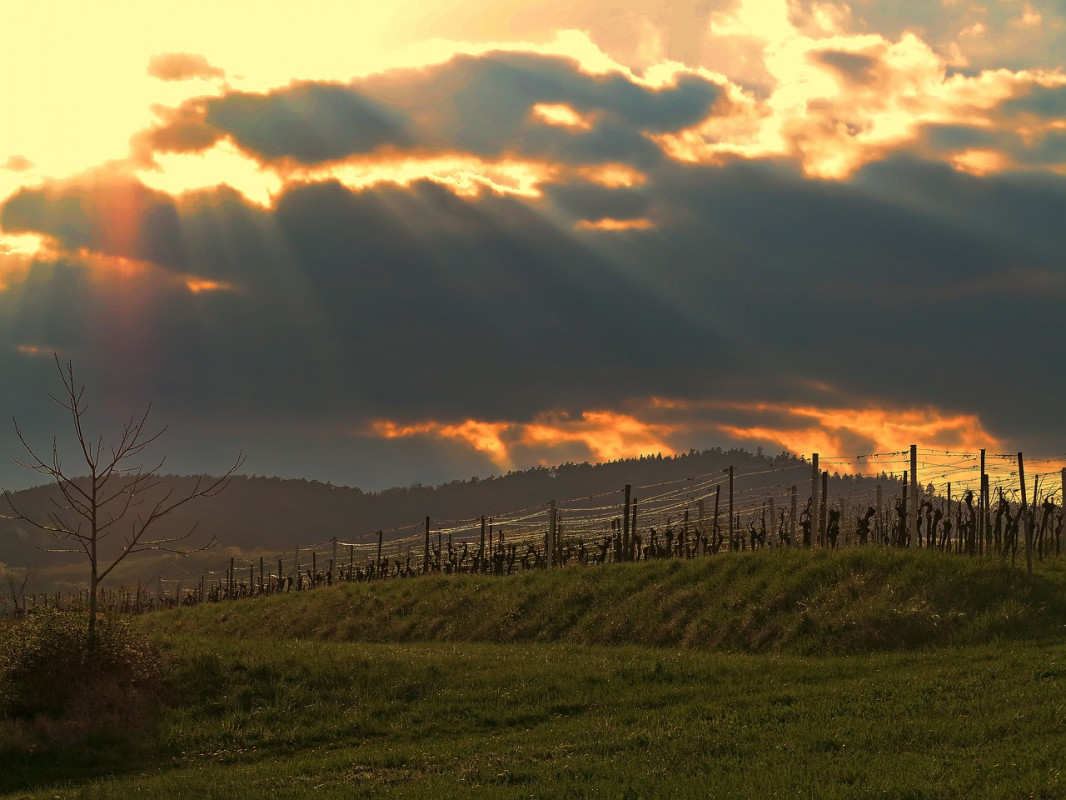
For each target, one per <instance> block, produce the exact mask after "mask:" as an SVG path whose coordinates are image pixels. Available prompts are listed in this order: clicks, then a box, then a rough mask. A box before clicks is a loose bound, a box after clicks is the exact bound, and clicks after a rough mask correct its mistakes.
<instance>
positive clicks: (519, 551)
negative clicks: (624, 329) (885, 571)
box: [23, 446, 1066, 613]
mask: <svg viewBox="0 0 1066 800" xmlns="http://www.w3.org/2000/svg"><path fill="white" fill-rule="evenodd" d="M1061 464H1062V462H1061V460H1055V459H1050V458H1046V459H1030V460H1029V462H1028V465H1029V470H1028V473H1027V472H1026V461H1025V460H1024V458H1023V455H1022V454H1021V453H1019V454H1016V455H1013V456H1012V455H1005V454H994V455H988V454H986V453H985V452H984V451H981V452H979V453H965V452H951V451H940V450H930V449H925V448H918V447H916V446H912V447H911V448H910V449H909V450H904V451H900V452H895V453H880V454H867V455H862V456H856V457H851V458H840V457H835V458H820V457H819V455H818V454H814V455H812V456H811V458H810V459H809V460H808V459H789V460H788V461H787V462H786V463H784V464H783V465H782V464H780V463H778V462H774V461H768V462H766V464H765V466H761V467H759V466H756V467H754V468H751V467H749V468H748V469H746V470H737V469H734V468H733V467H729V468H727V469H724V470H721V471H717V472H714V473H707V474H702V475H695V476H692V477H688V478H682V479H673V480H668V481H665V482H661V483H655V484H647V485H641V486H631V485H627V486H625V487H619V488H618V489H617V490H614V491H609V492H603V493H599V494H595V495H590V496H585V497H578V498H570V499H565V500H557V499H552V500H548V501H547V502H545V503H543V504H541V505H538V506H534V507H528V508H523V509H517V510H515V511H512V512H509V513H504V514H495V515H493V516H491V517H488V516H478V517H472V518H467V519H434V518H431V517H429V516H425V517H422V518H421V519H419V520H418V521H416V522H412V523H410V524H408V525H404V526H398V527H394V528H390V529H385V530H378V531H376V532H372V533H369V534H365V535H363V536H360V537H351V538H341V537H331V538H330V539H328V540H325V541H320V542H315V543H308V544H302V545H300V546H298V547H293V548H292V549H291V550H289V551H288V552H285V553H279V554H278V555H277V556H276V558H274V557H267V556H259V557H257V558H252V559H248V558H245V559H243V560H238V557H237V556H231V557H230V558H229V559H227V560H226V561H225V562H223V563H221V564H217V565H216V566H214V567H213V568H208V569H202V570H201V571H200V572H199V573H198V574H196V573H193V572H186V573H185V574H169V575H160V576H159V577H158V578H156V579H155V580H154V581H151V582H149V583H147V584H139V585H135V586H121V587H119V588H117V589H108V590H105V591H104V592H103V595H102V598H101V602H102V604H103V605H104V607H105V608H108V609H110V610H112V611H116V612H120V613H139V612H143V611H148V610H153V609H158V608H166V607H172V606H174V605H178V604H181V605H192V604H196V603H201V602H218V601H222V600H229V599H238V598H247V597H255V596H260V595H266V594H277V593H285V592H297V591H306V590H309V589H314V588H316V587H319V586H328V585H332V584H333V583H335V582H350V581H381V580H397V579H407V578H414V577H418V576H421V575H431V574H432V575H440V574H445V575H447V574H456V573H473V574H486V575H496V576H504V575H511V574H515V573H517V572H524V571H528V570H534V569H546V568H559V567H595V566H600V565H604V564H609V563H613V562H620V561H646V560H653V559H667V558H682V559H692V558H703V557H710V556H722V555H728V554H729V553H733V552H739V551H745V550H755V549H760V548H776V547H823V548H843V547H856V546H857V547H871V546H880V547H897V548H908V547H910V548H924V549H934V550H939V551H947V552H953V553H961V554H966V555H970V556H986V557H999V558H1002V559H1009V560H1010V561H1011V563H1014V562H1015V561H1016V560H1017V559H1018V558H1019V557H1021V558H1024V559H1026V562H1027V563H1028V564H1030V565H1031V562H1032V559H1033V558H1036V559H1044V558H1049V557H1057V556H1059V555H1061V553H1062V551H1063V541H1062V538H1063V537H1062V533H1063V519H1064V517H1063V512H1062V497H1063V485H1064V483H1066V468H1063V467H1062V466H1061ZM830 469H832V470H833V474H832V476H831V475H830ZM85 599H86V598H85V596H84V594H83V593H82V594H79V593H66V594H64V593H54V594H30V595H28V596H26V597H25V598H23V608H27V607H33V606H37V605H61V606H68V607H69V606H71V605H74V606H77V605H80V604H81V603H82V602H84V601H85Z"/></svg>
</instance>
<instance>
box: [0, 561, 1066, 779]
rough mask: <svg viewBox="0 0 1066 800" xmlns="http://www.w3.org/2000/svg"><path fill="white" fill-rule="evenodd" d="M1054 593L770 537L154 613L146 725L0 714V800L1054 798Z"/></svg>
mask: <svg viewBox="0 0 1066 800" xmlns="http://www.w3.org/2000/svg"><path fill="white" fill-rule="evenodd" d="M1064 589H1066V570H1064V569H1063V564H1062V563H1061V562H1059V561H1058V560H1057V559H1056V560H1051V561H1045V562H1038V564H1037V565H1036V569H1035V570H1034V574H1033V575H1032V576H1027V575H1026V574H1025V573H1024V570H1021V569H1012V568H1011V567H1010V566H1009V565H1007V564H1003V563H1000V562H999V561H998V560H997V559H972V558H964V557H958V556H952V555H948V554H943V553H936V552H914V551H896V550H884V549H879V548H878V549H875V548H868V549H859V548H855V549H850V550H846V551H841V552H828V551H821V550H817V551H803V550H789V551H785V550H774V551H758V552H751V553H741V554H733V555H730V556H727V557H715V558H706V559H698V560H693V561H672V560H667V561H659V562H647V563H637V564H615V565H609V566H606V567H602V568H590V569H563V570H551V571H537V572H529V573H523V574H521V575H517V576H511V577H506V578H492V577H486V576H471V575H451V576H431V577H426V578H418V579H412V580H406V581H393V582H383V583H378V584H373V583H363V584H344V585H337V586H333V587H328V588H323V589H316V590H314V591H312V592H304V593H299V594H294V595H287V596H276V597H264V598H256V599H249V600H243V601H234V602H224V603H218V604H205V605H201V606H197V607H194V608H181V609H175V610H172V611H167V612H157V613H153V614H149V615H146V616H144V617H141V618H138V619H136V620H134V621H133V624H134V626H135V627H136V628H137V629H139V630H141V631H143V632H146V633H147V634H148V635H149V636H150V637H151V638H152V639H153V641H155V642H156V643H157V644H158V646H159V647H160V648H161V650H162V652H163V654H164V661H165V663H166V665H167V667H166V676H165V685H164V688H163V690H162V691H161V693H160V698H161V702H162V705H161V706H160V707H159V708H158V709H157V710H156V711H154V712H153V713H152V714H151V715H150V717H149V719H148V722H147V723H146V724H140V725H137V724H134V722H135V720H132V719H131V720H130V723H131V724H130V725H129V726H127V727H128V728H129V729H128V730H123V726H122V725H111V726H109V727H108V728H107V729H105V730H98V731H93V732H90V733H89V734H88V735H86V736H84V737H82V738H81V739H79V740H77V741H69V742H56V741H48V739H47V737H46V736H45V734H46V733H47V727H45V728H41V729H39V730H38V731H37V734H36V735H39V736H40V738H39V740H37V741H36V742H34V743H31V744H27V739H26V735H28V732H27V730H28V729H26V728H23V729H22V731H21V733H22V734H23V735H22V738H19V737H17V736H16V735H15V728H14V727H12V723H10V722H7V723H5V724H6V725H7V727H6V728H3V729H0V730H2V731H4V732H5V733H4V734H3V735H0V759H2V763H3V764H4V769H3V770H0V794H2V796H4V797H41V798H45V797H47V798H54V797H61V798H65V797H116V796H134V795H137V796H141V797H145V798H153V797H160V798H163V797H167V798H170V797H211V798H214V797H217V798H244V797H259V796H262V795H264V794H267V795H272V796H278V797H307V796H316V797H378V796H396V797H415V798H420V797H442V796H473V795H478V796H491V797H594V796H595V797H600V796H604V797H753V798H754V797H760V798H762V797H867V796H871V797H872V796H877V797H898V798H917V797H944V796H967V797H1066V783H1064V782H1063V778H1062V776H1061V774H1060V769H1061V768H1062V766H1063V764H1064V763H1066V760H1064V755H1066V735H1064V723H1066V636H1064V635H1063V634H1064V633H1066V627H1064V626H1066V599H1064V598H1066V592H1064V591H1063V590H1064ZM116 718H121V715H116ZM30 733H32V732H30Z"/></svg>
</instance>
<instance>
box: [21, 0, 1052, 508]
mask: <svg viewBox="0 0 1066 800" xmlns="http://www.w3.org/2000/svg"><path fill="white" fill-rule="evenodd" d="M18 6H19V7H18V8H17V9H7V10H6V11H5V21H4V27H5V32H6V34H7V35H6V36H5V42H4V46H3V47H2V48H0V68H2V70H3V74H4V76H5V77H4V80H3V81H0V108H2V109H3V112H2V113H3V120H4V121H3V124H2V125H0V370H2V375H3V381H4V391H3V394H2V395H0V398H2V400H0V419H4V420H7V422H6V423H3V424H0V485H3V486H5V487H7V488H21V487H23V486H28V485H31V484H33V483H35V482H36V480H35V478H36V477H37V476H35V475H33V474H32V473H28V472H27V471H26V470H24V469H22V468H20V467H18V466H17V465H15V464H14V463H13V462H12V460H11V459H12V458H18V457H20V455H21V454H20V450H19V445H18V441H17V439H16V438H15V435H14V426H13V425H12V423H11V418H12V417H14V418H17V420H18V422H19V425H20V426H21V427H22V429H23V430H24V432H25V434H26V436H27V438H28V439H29V440H30V441H31V442H32V443H35V444H37V445H39V446H42V447H43V448H45V449H47V447H49V446H50V440H51V436H52V434H53V433H59V434H60V436H61V437H63V436H64V435H65V434H67V432H68V427H67V426H66V424H65V422H64V420H63V417H62V412H61V410H60V409H58V408H57V407H55V406H54V405H52V404H51V403H50V401H49V400H48V393H49V392H54V391H56V389H57V388H59V382H58V375H57V373H56V369H55V364H54V361H53V354H54V353H55V354H58V356H59V358H60V359H62V360H64V361H65V360H67V359H70V360H71V361H72V362H73V364H74V368H75V371H76V374H77V377H78V379H79V380H80V382H82V383H84V384H85V385H86V386H87V390H86V392H87V393H86V397H87V400H88V403H89V406H90V409H91V414H92V425H91V427H92V429H93V430H99V431H100V432H101V433H103V434H105V436H106V435H110V433H111V432H113V431H114V430H115V426H116V425H120V424H121V422H122V421H123V420H124V419H125V418H127V417H128V416H129V415H130V414H133V413H136V412H139V411H142V410H143V409H144V407H145V406H146V405H147V404H148V403H151V404H152V417H151V418H152V419H153V420H154V421H155V422H156V423H158V424H159V425H163V424H166V425H168V426H169V429H168V433H167V436H166V438H165V440H164V443H163V446H162V448H161V452H166V453H167V454H168V455H167V462H166V470H167V471H172V472H211V471H219V470H221V469H225V468H226V467H227V466H228V465H229V463H231V462H232V460H233V457H234V456H235V455H236V453H237V452H238V451H243V452H245V453H246V454H247V462H246V465H245V468H244V469H245V471H247V472H248V473H250V474H265V475H281V476H284V477H305V478H309V479H318V480H322V481H327V480H328V481H332V482H333V483H337V484H347V485H356V486H360V487H363V488H365V489H380V488H385V487H388V486H392V485H404V484H410V483H414V482H416V481H417V482H422V483H429V484H432V483H439V482H442V481H446V480H451V479H455V478H463V477H470V476H471V475H488V474H492V473H499V472H501V471H502V472H505V471H507V470H510V469H522V468H526V467H529V466H533V465H536V464H557V463H561V462H565V461H584V460H604V459H615V458H619V457H625V456H633V455H638V454H641V453H662V454H663V455H667V454H669V453H674V452H687V451H688V450H689V449H690V448H698V449H703V448H707V447H713V446H723V447H727V448H728V447H732V446H735V445H737V444H743V445H744V446H746V447H748V448H749V449H754V448H755V447H757V446H762V447H764V448H765V449H766V450H767V451H768V452H771V453H777V452H781V451H782V450H788V451H790V452H795V453H798V454H809V453H810V452H812V451H818V452H820V453H821V454H823V455H827V456H835V455H847V456H853V455H858V454H867V453H878V452H884V451H894V450H900V449H904V448H906V447H907V446H908V445H909V444H919V445H922V446H924V447H935V448H943V449H945V450H961V451H966V452H973V451H975V450H977V449H978V448H982V447H984V448H988V449H989V452H1007V453H1009V452H1017V451H1019V450H1024V451H1025V452H1026V453H1032V454H1033V455H1034V456H1046V457H1061V456H1062V454H1063V453H1066V421H1064V413H1063V410H1064V408H1066V404H1064V402H1063V401H1064V398H1066V324H1064V322H1066V248H1064V245H1066V70H1064V67H1066V11H1064V8H1063V4H1062V2H1061V0H1032V1H1031V2H1026V0H987V1H986V2H981V3H976V2H969V0H853V2H851V3H844V2H835V1H832V2H824V3H822V2H811V1H810V0H794V1H790V0H736V1H733V0H706V1H705V2H690V3H678V2H675V1H674V0H602V1H601V2H586V3H582V2H580V0H565V1H564V0H543V1H542V2H536V1H534V2H500V1H499V0H455V1H453V2H432V1H431V0H418V2H408V1H407V0H394V1H393V2H389V3H376V4H369V3H351V2H316V1H315V0H305V2H302V3H299V4H276V3H275V4H269V3H268V4H262V3H255V4H252V3H239V2H218V0H212V1H211V2H206V0H187V1H186V2H182V3H181V4H159V3H143V2H132V1H131V2H118V1H117V0H102V2H100V3H90V4H86V3H74V2H40V3H22V4H18ZM368 8H369V9H372V10H367V9H368ZM61 441H63V440H62V439H61ZM71 458H73V456H71Z"/></svg>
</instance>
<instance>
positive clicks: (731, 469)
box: [729, 464, 735, 552]
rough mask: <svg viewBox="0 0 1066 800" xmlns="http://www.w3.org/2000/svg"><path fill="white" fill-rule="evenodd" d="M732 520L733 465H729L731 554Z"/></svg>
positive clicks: (730, 549)
mask: <svg viewBox="0 0 1066 800" xmlns="http://www.w3.org/2000/svg"><path fill="white" fill-rule="evenodd" d="M734 524H735V523H734V520H733V465H732V464H730V465H729V551H730V552H732V551H733V548H734V547H735V544H734V541H733V539H734V528H733V526H734Z"/></svg>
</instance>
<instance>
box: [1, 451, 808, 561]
mask: <svg viewBox="0 0 1066 800" xmlns="http://www.w3.org/2000/svg"><path fill="white" fill-rule="evenodd" d="M730 465H732V466H734V467H735V468H736V471H737V473H738V474H739V475H743V476H744V477H743V481H744V487H745V488H752V487H753V486H756V485H766V486H769V485H773V484H780V483H782V482H784V481H788V482H791V483H799V484H800V485H801V492H800V494H801V496H802V497H804V498H805V497H806V496H807V494H808V493H809V492H808V491H807V490H806V489H805V488H803V484H804V480H807V481H809V474H806V473H804V471H803V469H801V467H802V466H804V465H803V462H801V461H800V460H798V459H796V458H794V457H792V456H787V455H781V456H778V457H776V458H769V457H766V456H763V455H755V454H752V453H748V452H746V451H744V450H728V451H724V450H721V449H717V448H716V449H713V450H705V451H702V452H698V451H690V452H689V453H687V454H684V455H678V456H673V457H667V458H663V457H661V456H649V457H642V458H637V459H625V460H620V461H614V462H610V463H606V464H595V465H590V464H564V465H561V466H558V467H551V468H547V467H536V468H534V469H530V470H526V471H523V472H511V473H508V474H507V475H503V476H499V477H493V478H485V479H478V478H471V479H469V480H461V481H453V482H451V483H447V484H443V485H441V486H436V487H427V486H420V485H416V486H412V487H407V488H396V489H388V490H386V491H382V492H364V491H362V490H360V489H357V488H351V487H341V486H332V485H330V484H324V483H320V482H318V481H307V480H283V479H280V478H266V477H257V476H253V477H236V478H234V479H233V480H232V481H231V482H230V485H229V486H228V487H227V488H226V490H225V491H224V492H222V493H221V494H219V495H218V496H216V497H211V498H204V499H199V500H196V501H194V502H192V503H190V504H188V505H187V506H185V507H183V508H182V509H180V510H179V512H176V513H174V514H173V515H172V516H170V517H167V518H165V519H164V520H162V521H161V523H162V526H163V527H161V528H160V529H157V530H156V534H173V533H180V532H183V531H186V530H188V529H189V528H190V527H191V526H192V525H194V524H196V525H197V526H198V528H197V533H196V536H197V537H198V538H209V537H210V536H212V535H213V536H214V537H215V538H216V539H217V540H218V541H219V543H220V544H221V545H222V546H223V547H238V548H240V549H241V550H245V551H248V550H255V549H265V550H272V551H273V550H281V549H286V548H288V547H291V546H293V545H299V544H306V543H309V542H321V541H324V540H326V539H329V538H332V537H334V536H336V537H338V538H341V539H342V540H348V541H368V540H370V539H371V538H372V537H373V536H374V534H375V533H376V532H377V531H378V530H386V531H388V530H389V529H390V528H396V527H399V526H404V525H408V524H411V523H417V522H420V521H421V520H423V519H424V518H425V517H426V516H427V515H428V516H430V517H432V518H434V519H449V520H455V519H468V518H473V517H478V516H481V515H485V516H493V515H502V514H505V513H507V512H511V511H516V510H518V509H524V508H530V507H534V506H539V505H542V504H545V503H547V502H548V501H549V500H552V499H555V500H559V501H563V500H568V499H572V498H578V497H585V496H588V495H595V494H601V493H603V492H609V491H615V490H617V491H618V492H619V502H620V503H621V497H622V495H621V490H622V488H623V487H624V486H625V485H626V484H631V485H633V486H634V487H635V488H634V491H635V492H637V493H638V494H639V492H638V490H637V487H643V486H651V485H655V484H659V483H663V482H667V481H674V480H683V479H685V478H698V477H700V476H707V475H711V474H721V472H722V470H724V469H728V467H729V466H730ZM194 480H195V478H192V477H167V478H165V479H164V485H163V487H162V489H163V490H167V489H173V492H174V495H173V496H175V497H177V496H180V495H181V493H182V492H183V490H184V491H185V492H188V491H189V489H190V488H191V487H192V485H193V481H194ZM53 491H54V490H52V489H50V488H49V487H38V488H35V489H29V490H25V491H22V492H17V493H15V494H14V499H15V501H16V503H17V505H18V506H19V508H20V510H21V511H23V512H24V513H26V514H27V515H28V516H33V517H34V518H36V519H43V518H44V516H45V514H46V513H47V511H48V510H49V508H50V507H51V506H50V501H49V497H50V496H51V495H52V493H53ZM46 536H47V535H46V534H40V533H38V532H34V531H32V529H29V528H28V526H27V525H26V523H25V522H18V521H16V520H12V519H0V562H6V563H7V564H9V565H12V566H18V565H23V564H28V563H39V561H40V559H41V553H40V552H39V551H38V550H37V549H36V548H35V546H34V545H35V543H37V544H40V543H42V542H45V543H49V544H51V545H53V546H54V543H55V540H54V538H44V537H46ZM113 538H114V539H115V540H117V539H118V538H119V537H118V536H116V537H113ZM81 557H84V556H81Z"/></svg>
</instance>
